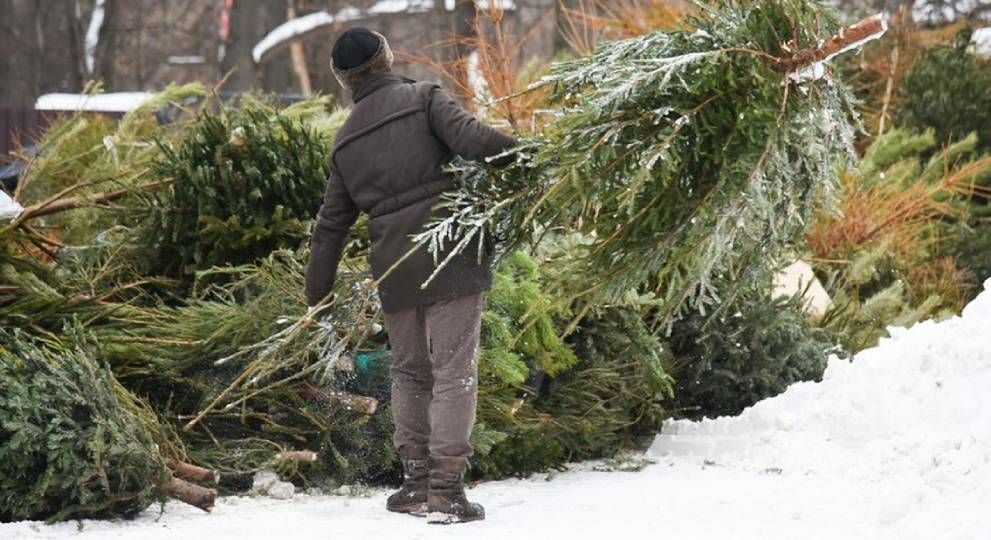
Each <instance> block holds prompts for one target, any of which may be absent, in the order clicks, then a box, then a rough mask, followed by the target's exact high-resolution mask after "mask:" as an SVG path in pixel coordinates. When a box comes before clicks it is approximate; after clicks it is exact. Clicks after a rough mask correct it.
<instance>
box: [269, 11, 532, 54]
mask: <svg viewBox="0 0 991 540" xmlns="http://www.w3.org/2000/svg"><path fill="white" fill-rule="evenodd" d="M494 2H495V3H497V4H499V7H500V8H501V9H505V10H512V9H516V2H515V0H494ZM454 4H455V3H454V2H453V1H452V0H444V7H445V9H447V10H448V11H452V10H454V7H455V6H454ZM476 5H478V7H479V8H480V9H488V6H489V0H477V1H476ZM433 8H434V0H380V1H379V2H376V3H375V4H373V5H372V6H371V7H369V8H368V9H364V10H362V9H358V8H355V7H350V6H349V7H345V8H342V9H340V10H338V11H337V12H335V13H328V12H326V11H317V12H315V13H310V14H309V15H304V16H302V17H297V18H295V19H291V20H288V21H286V22H284V23H282V24H280V25H279V26H276V27H275V28H273V29H272V31H271V32H269V33H268V34H266V35H265V37H263V38H262V39H261V41H259V42H258V44H257V45H255V47H254V48H253V49H252V50H251V57H252V59H254V61H255V63H256V64H260V63H261V62H262V61H263V60H265V58H266V57H267V56H268V55H269V54H271V53H273V52H275V51H277V50H278V49H280V48H282V47H285V46H288V44H289V42H291V41H293V40H295V39H299V38H301V37H303V36H305V35H307V34H309V33H311V32H315V31H318V30H321V29H325V28H327V27H329V26H333V25H335V24H340V23H345V22H351V21H360V20H364V19H370V18H372V17H375V16H378V15H388V14H393V13H404V12H405V13H422V12H426V11H429V10H431V9H433Z"/></svg>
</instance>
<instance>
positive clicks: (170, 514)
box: [0, 461, 991, 540]
mask: <svg viewBox="0 0 991 540" xmlns="http://www.w3.org/2000/svg"><path fill="white" fill-rule="evenodd" d="M470 494H471V496H472V497H473V498H475V499H477V500H479V501H481V502H484V503H485V504H486V507H487V511H488V514H489V518H488V519H487V520H486V521H483V522H479V523H472V524H466V525H458V526H449V527H442V526H436V525H428V524H426V523H425V522H424V521H422V520H420V519H418V518H413V517H408V516H400V515H394V514H389V513H387V512H385V511H384V509H383V507H384V505H385V496H386V493H385V492H376V493H374V494H373V495H372V496H370V497H368V498H344V497H330V496H319V497H309V496H298V497H297V498H296V499H294V500H293V501H291V502H286V501H276V500H272V499H249V498H227V499H223V500H221V501H220V502H219V504H218V505H217V508H216V509H215V510H214V512H213V514H210V515H207V514H204V513H202V512H200V511H198V510H196V509H193V508H191V507H187V506H182V505H174V504H170V505H169V506H168V507H167V510H166V512H165V514H164V515H162V516H161V517H159V515H158V512H157V509H155V511H147V512H145V514H143V515H142V516H141V517H140V518H139V519H137V520H135V521H131V522H113V523H105V522H92V521H90V522H86V523H85V524H84V525H83V527H82V530H79V528H78V527H77V524H75V523H63V524H59V525H55V526H46V525H40V524H37V523H33V524H29V523H16V524H9V525H0V538H3V539H4V540H7V539H11V540H13V539H24V540H28V539H48V538H51V539H59V540H64V539H67V538H79V539H83V540H95V539H110V538H115V539H116V538H120V539H123V538H127V539H131V538H133V539H140V540H165V539H177V538H184V539H200V538H203V539H209V540H242V539H255V538H258V539H276V538H279V539H281V538H285V539H293V540H299V539H310V538H328V539H329V538H348V539H356V538H362V537H366V538H369V539H374V540H392V539H397V540H398V539H402V540H413V539H421V538H422V539H432V538H472V539H488V538H493V539H495V538H498V539H508V538H516V539H531V538H532V539H538V538H545V539H554V538H568V539H569V540H570V539H579V538H610V537H616V538H624V539H632V538H645V539H646V538H651V539H659V538H663V539H665V540H675V539H686V540H697V539H709V538H712V539H726V538H733V539H740V540H742V539H755V540H757V539H760V540H771V539H789V540H793V539H809V540H811V539H819V538H822V539H830V540H837V539H853V538H858V539H860V538H863V539H872V540H882V539H892V540H894V539H899V540H901V539H911V538H928V539H944V538H945V539H950V538H960V539H964V538H966V539H968V540H970V539H975V538H989V537H991V536H984V537H977V536H968V534H967V532H968V531H971V532H973V531H980V530H981V529H980V528H978V527H980V526H981V524H982V523H984V522H985V520H986V517H984V516H983V515H982V514H981V512H980V511H979V510H978V509H977V508H974V505H968V506H969V508H968V507H967V506H965V507H961V508H958V509H957V510H955V511H954V510H952V508H951V513H949V514H944V515H943V516H942V517H941V519H944V520H946V521H948V522H956V526H957V527H958V528H959V530H960V531H961V532H960V534H953V533H952V532H951V531H949V530H943V529H942V528H941V527H938V526H937V525H938V524H936V523H932V522H928V523H921V524H920V523H916V521H918V520H907V521H904V522H903V523H894V524H891V523H885V522H884V514H885V512H886V510H885V508H886V506H887V505H888V501H887V494H886V490H884V489H881V487H880V486H872V485H856V484H854V485H850V484H849V483H848V482H847V481H846V480H844V479H842V478H830V477H819V476H805V475H802V474H787V473H783V474H774V473H761V472H750V471H740V470H734V469H732V468H725V467H720V466H704V467H703V466H701V464H698V463H695V464H692V463H689V462H687V461H680V462H677V465H674V466H670V465H668V462H667V461H660V462H659V463H658V464H656V465H652V466H649V467H648V468H646V469H644V470H643V471H640V472H596V471H579V472H569V473H564V474H559V475H557V476H556V477H554V478H553V479H552V480H551V481H545V480H543V479H539V478H536V479H530V480H509V481H501V482H491V483H487V484H483V485H480V486H478V487H477V488H475V489H473V490H471V492H470ZM985 502H988V501H985ZM975 510H978V511H977V512H975Z"/></svg>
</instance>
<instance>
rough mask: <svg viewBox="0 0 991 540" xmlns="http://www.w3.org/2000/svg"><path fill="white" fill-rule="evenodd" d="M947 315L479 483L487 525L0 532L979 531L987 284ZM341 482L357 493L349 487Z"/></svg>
mask: <svg viewBox="0 0 991 540" xmlns="http://www.w3.org/2000/svg"><path fill="white" fill-rule="evenodd" d="M985 289H986V290H985V292H984V293H982V294H981V296H980V297H978V298H977V299H976V300H974V301H973V302H972V303H971V304H970V305H969V306H968V307H967V308H966V309H965V310H964V311H963V313H962V315H961V316H959V317H954V318H952V319H949V320H945V321H942V322H934V321H927V322H923V323H919V324H917V325H915V326H914V327H912V328H911V329H909V330H905V329H892V337H891V338H889V339H885V340H883V341H882V343H881V344H880V345H879V346H877V347H875V348H873V349H869V350H866V351H863V352H862V353H860V354H858V355H857V356H856V357H855V358H854V359H853V360H852V361H847V360H840V359H838V358H835V357H834V358H832V359H831V360H830V364H829V367H828V368H827V370H826V374H825V376H824V379H823V381H822V382H820V383H812V382H808V383H799V384H795V385H793V386H791V387H790V388H789V389H788V390H787V391H786V392H785V393H783V394H781V395H780V396H777V397H774V398H771V399H767V400H765V401H763V402H761V403H758V404H757V405H755V406H754V407H751V408H750V409H748V410H746V411H744V412H743V414H741V415H739V416H736V417H727V418H718V419H709V420H704V421H701V422H691V421H687V420H678V421H672V422H669V423H668V424H666V425H665V426H664V429H663V430H662V433H661V434H660V435H658V436H657V437H656V439H655V441H654V443H653V445H652V446H651V447H650V449H649V450H648V451H647V453H646V454H644V455H641V456H634V457H632V458H629V459H628V460H626V461H621V462H619V465H622V464H624V463H625V464H631V463H632V464H634V465H636V464H637V463H638V461H640V460H650V461H652V462H653V463H652V464H650V465H648V466H647V467H646V468H644V469H643V470H641V471H639V472H634V471H627V470H623V469H624V467H622V466H618V467H617V463H615V462H613V463H610V462H589V463H582V464H578V465H576V466H574V467H572V470H569V471H567V472H562V473H555V474H551V475H536V476H533V477H531V478H528V479H525V480H506V481H499V482H487V483H483V484H480V485H478V486H476V487H474V488H473V489H471V490H470V491H469V496H470V497H471V498H473V499H475V500H478V501H480V502H482V503H484V504H485V505H486V508H487V513H488V518H487V519H486V520H485V521H482V522H478V523H472V524H467V525H455V526H450V527H438V526H433V525H428V524H427V523H426V522H425V521H423V520H422V519H419V518H415V517H411V516H403V515H396V514H390V513H388V512H386V511H385V510H384V506H385V497H386V496H387V494H388V491H386V490H378V489H377V490H371V491H369V492H364V493H362V490H360V489H356V490H341V491H340V492H339V493H340V494H338V495H297V496H295V497H293V498H292V499H291V500H276V499H273V498H271V497H267V498H263V497H227V498H223V499H221V500H220V501H218V504H217V506H216V509H215V510H214V512H213V513H212V514H205V513H203V512H200V511H199V510H196V509H195V508H192V507H188V506H184V505H181V504H179V503H169V504H168V505H167V506H166V507H165V510H164V512H163V513H160V512H159V511H158V509H157V508H152V509H149V510H147V511H145V512H144V513H143V514H141V515H140V516H139V517H138V518H137V519H135V520H132V521H109V522H100V521H83V522H79V523H76V522H72V523H60V524H56V525H44V524H42V523H38V522H19V523H11V524H5V525H0V538H3V539H5V540H6V539H11V540H13V539H15V538H17V539H24V540H31V539H53V540H65V539H68V538H80V539H84V540H89V539H103V538H141V539H143V540H145V539H146V540H157V539H172V538H209V539H211V540H227V539H230V540H235V539H238V540H241V539H251V538H260V539H270V538H361V537H364V538H375V539H376V540H388V539H402V540H413V539H417V538H498V539H505V538H568V539H577V538H651V539H657V538H664V539H667V540H673V539H686V540H706V539H725V538H733V539H734V540H740V539H754V540H758V539H759V540H767V539H782V540H784V539H788V540H793V539H798V538H800V539H803V540H817V539H822V540H839V539H847V538H858V539H860V538H864V539H871V540H896V539H897V540H913V539H920V540H922V539H925V540H979V539H989V538H991V530H989V528H988V526H987V517H986V515H985V514H984V511H986V509H987V508H988V507H989V506H991V392H989V388H991V280H988V281H987V282H986V283H985ZM356 492H357V493H356Z"/></svg>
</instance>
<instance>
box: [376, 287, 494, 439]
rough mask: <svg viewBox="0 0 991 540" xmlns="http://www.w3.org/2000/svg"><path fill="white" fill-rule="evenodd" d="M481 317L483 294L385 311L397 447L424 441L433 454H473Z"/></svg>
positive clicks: (394, 437)
mask: <svg viewBox="0 0 991 540" xmlns="http://www.w3.org/2000/svg"><path fill="white" fill-rule="evenodd" d="M481 318H482V295H481V294H474V295H471V296H464V297H461V298H455V299H453V300H445V301H441V302H436V303H433V304H429V305H426V306H421V307H416V308H413V309H408V310H406V311H401V312H398V313H389V314H386V316H385V326H386V328H387V329H388V331H389V345H390V346H391V347H392V368H391V375H392V417H393V420H394V422H395V425H396V431H395V434H394V436H393V443H394V444H395V446H396V448H397V449H399V448H401V447H403V446H404V445H410V446H426V447H428V448H429V450H430V454H431V455H432V456H436V457H465V458H466V457H469V456H471V454H472V448H471V444H469V443H468V438H469V437H470V436H471V429H472V426H473V425H474V423H475V406H476V404H477V402H478V338H479V331H480V327H481Z"/></svg>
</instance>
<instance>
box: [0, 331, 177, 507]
mask: <svg viewBox="0 0 991 540" xmlns="http://www.w3.org/2000/svg"><path fill="white" fill-rule="evenodd" d="M162 442H163V441H162V436H161V434H160V433H159V432H158V423H157V419H156V418H155V415H154V413H152V412H151V411H150V410H149V409H148V408H147V407H146V406H145V405H144V404H142V403H141V402H140V401H138V399H136V398H135V397H134V396H133V395H131V394H130V393H129V392H128V391H127V390H125V389H124V388H123V387H122V386H121V385H120V384H119V383H118V382H117V381H116V379H115V378H114V376H113V374H112V373H111V372H110V370H109V369H108V368H106V367H105V366H101V365H100V364H99V363H98V362H97V361H96V360H95V359H94V358H93V356H92V354H91V352H89V350H88V347H87V345H86V344H85V343H83V342H82V340H81V338H71V340H70V341H67V342H65V343H64V344H58V343H41V342H36V341H33V340H30V339H28V338H26V337H24V336H22V335H18V333H17V332H13V333H11V332H2V333H0V521H11V520H21V519H47V520H49V521H57V520H63V519H72V518H80V519H81V518H92V517H114V516H128V515H133V514H135V513H137V512H140V511H141V510H143V509H144V508H146V507H147V506H148V505H149V504H151V503H152V502H155V501H156V500H161V499H162V498H163V491H162V486H164V485H165V482H166V480H167V479H168V478H169V472H168V469H167V468H166V466H165V460H164V458H163V457H162V455H161V450H160V445H161V444H162Z"/></svg>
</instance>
